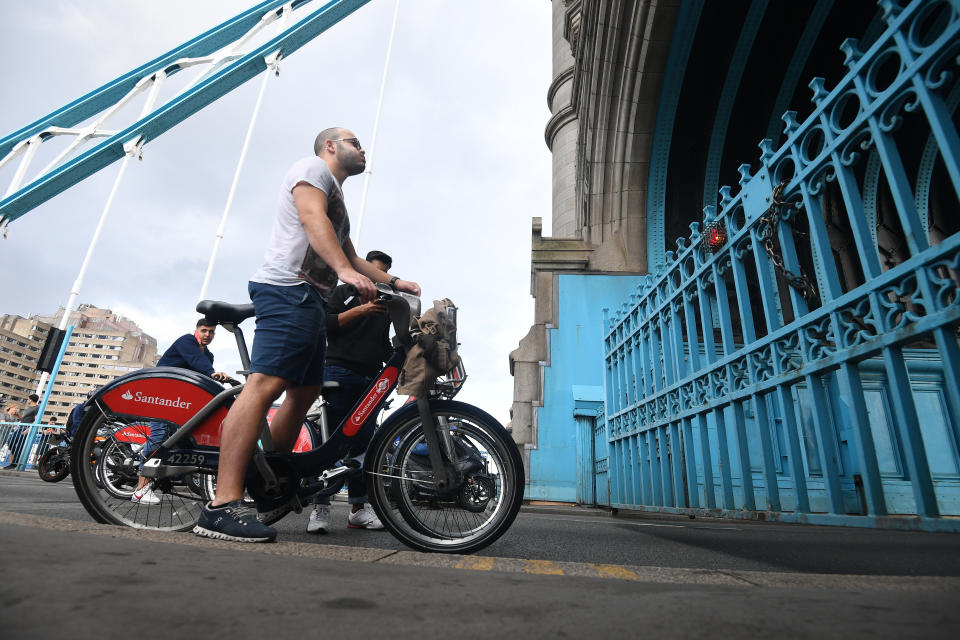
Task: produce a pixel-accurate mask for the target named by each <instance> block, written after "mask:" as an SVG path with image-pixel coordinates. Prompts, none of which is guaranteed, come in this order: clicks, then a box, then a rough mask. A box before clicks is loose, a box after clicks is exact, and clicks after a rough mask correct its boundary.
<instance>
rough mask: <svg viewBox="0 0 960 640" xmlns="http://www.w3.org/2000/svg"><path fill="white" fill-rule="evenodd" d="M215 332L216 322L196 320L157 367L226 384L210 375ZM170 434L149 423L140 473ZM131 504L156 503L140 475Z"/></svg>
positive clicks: (158, 423)
mask: <svg viewBox="0 0 960 640" xmlns="http://www.w3.org/2000/svg"><path fill="white" fill-rule="evenodd" d="M216 331H217V325H216V323H213V324H210V323H209V321H208V320H207V319H206V318H200V319H199V320H197V328H196V330H195V331H194V332H193V333H185V334H184V335H182V336H180V337H179V338H177V340H176V342H174V343H173V344H172V345H170V348H169V349H167V350H166V351H164V353H163V356H161V358H160V361H159V362H157V366H158V367H178V368H180V369H190V370H191V371H196V372H197V373H202V374H204V375H208V376H210V377H211V378H213V379H214V380H216V381H217V382H226V381H227V380H229V379H230V376H228V375H227V374H225V373H222V372H219V371H217V372H214V370H213V354H212V353H210V349H208V348H207V345H208V344H210V343H211V342H213V336H214V334H215V333H216ZM169 435H170V425H169V424H168V423H166V422H161V421H159V420H151V421H150V436H149V437H148V438H147V441H146V442H145V443H144V445H143V449H142V450H141V451H140V470H141V471H143V462H144V461H145V460H146V459H147V458H149V457H150V455H151V454H152V453H153V452H154V451H156V450H157V448H158V447H159V446H160V445H161V444H163V441H164V440H166V439H167V437H168V436H169ZM130 501H131V502H140V503H143V504H160V495H159V494H157V493H155V492H154V491H153V490H152V489H151V488H150V480H149V478H144V477H143V476H142V475H141V476H140V480H139V481H138V482H137V489H136V491H134V492H133V495H132V496H130Z"/></svg>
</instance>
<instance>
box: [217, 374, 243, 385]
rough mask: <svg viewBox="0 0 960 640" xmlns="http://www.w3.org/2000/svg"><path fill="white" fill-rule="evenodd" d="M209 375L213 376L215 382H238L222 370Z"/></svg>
mask: <svg viewBox="0 0 960 640" xmlns="http://www.w3.org/2000/svg"><path fill="white" fill-rule="evenodd" d="M210 377H211V378H213V379H214V380H216V381H217V382H219V383H221V384H228V383H229V384H240V383H239V382H238V381H236V380H234V379H233V378H231V377H230V376H228V375H227V374H225V373H224V372H222V371H217V372H216V373H211V374H210Z"/></svg>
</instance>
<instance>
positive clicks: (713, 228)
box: [703, 220, 727, 253]
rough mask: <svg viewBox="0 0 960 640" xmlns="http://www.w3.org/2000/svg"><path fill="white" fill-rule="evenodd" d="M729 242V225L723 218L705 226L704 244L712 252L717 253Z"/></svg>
mask: <svg viewBox="0 0 960 640" xmlns="http://www.w3.org/2000/svg"><path fill="white" fill-rule="evenodd" d="M726 243H727V227H726V225H724V224H723V221H722V220H716V221H714V222H711V223H709V224H707V225H706V226H705V227H704V228H703V246H704V248H705V249H706V250H707V251H709V252H710V253H716V252H717V251H719V250H720V249H722V248H723V245H725V244H726Z"/></svg>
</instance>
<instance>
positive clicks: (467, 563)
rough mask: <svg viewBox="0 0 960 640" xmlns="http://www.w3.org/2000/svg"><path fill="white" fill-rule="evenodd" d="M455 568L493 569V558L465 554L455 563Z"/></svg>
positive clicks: (472, 569)
mask: <svg viewBox="0 0 960 640" xmlns="http://www.w3.org/2000/svg"><path fill="white" fill-rule="evenodd" d="M456 568H457V569H469V570H471V571H490V570H491V569H493V558H484V557H480V556H467V557H466V558H464V559H463V560H461V561H460V562H458V563H457V566H456Z"/></svg>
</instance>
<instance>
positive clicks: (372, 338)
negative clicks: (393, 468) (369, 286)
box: [307, 251, 393, 533]
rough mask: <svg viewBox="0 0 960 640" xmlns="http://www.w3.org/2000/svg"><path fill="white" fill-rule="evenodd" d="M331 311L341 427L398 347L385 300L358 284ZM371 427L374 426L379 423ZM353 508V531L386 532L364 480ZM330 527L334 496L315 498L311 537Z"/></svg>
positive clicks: (330, 346) (331, 413)
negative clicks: (363, 296)
mask: <svg viewBox="0 0 960 640" xmlns="http://www.w3.org/2000/svg"><path fill="white" fill-rule="evenodd" d="M366 260H367V262H369V263H371V264H372V265H374V266H375V267H377V268H378V269H380V270H381V271H389V270H390V267H391V266H392V264H393V259H392V258H391V257H390V256H388V255H387V254H386V253H384V252H382V251H371V252H370V253H368V254H367V257H366ZM326 310H327V323H326V326H327V355H326V359H325V360H324V368H323V379H324V380H331V381H334V382H337V383H339V384H340V386H339V387H337V388H335V389H331V390H330V391H327V392H326V393H325V395H324V399H325V400H326V401H327V424H329V425H331V428H332V427H335V426H336V425H338V424H340V422H341V421H342V420H343V418H344V416H346V415H347V412H349V411H350V409H352V408H353V405H354V404H356V402H357V400H359V399H360V396H361V395H362V394H363V391H364V390H365V389H366V388H367V386H368V385H369V384H370V382H371V381H372V380H373V378H374V376H376V375H377V374H378V373H379V372H380V368H381V366H382V365H383V363H384V362H386V361H387V360H388V359H389V357H390V354H391V353H392V351H393V348H392V347H391V346H390V318H389V317H388V315H387V307H386V305H384V304H383V303H382V302H378V301H377V300H371V301H370V302H366V303H361V302H360V297H359V296H358V295H357V289H356V287H354V286H353V285H349V284H342V285H340V286H338V287H336V288H335V289H334V290H333V291H332V292H331V294H330V297H329V299H328V300H327V304H326ZM368 424H370V425H372V424H373V421H371V422H369V423H368ZM372 435H373V433H372V429H371V430H370V431H369V432H366V433H364V432H361V433H360V434H358V437H357V441H356V442H355V443H354V445H353V447H352V448H351V449H350V452H349V454H348V455H350V456H355V455H360V454H361V453H363V452H364V451H365V450H366V448H367V445H368V444H369V443H370V437H371V436H372ZM347 496H348V500H349V502H350V504H351V511H350V515H349V516H348V517H347V527H349V528H351V529H377V530H379V529H383V524H382V523H381V522H380V519H379V518H378V517H377V514H375V513H374V512H373V509H371V508H370V507H369V506H367V484H366V482H365V481H364V478H363V476H357V477H355V478H351V479H350V482H349V485H348V488H347ZM329 527H330V498H329V497H327V496H318V497H317V498H315V499H314V507H313V512H311V514H310V521H309V522H308V523H307V533H326V532H327V530H328V529H329Z"/></svg>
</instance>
